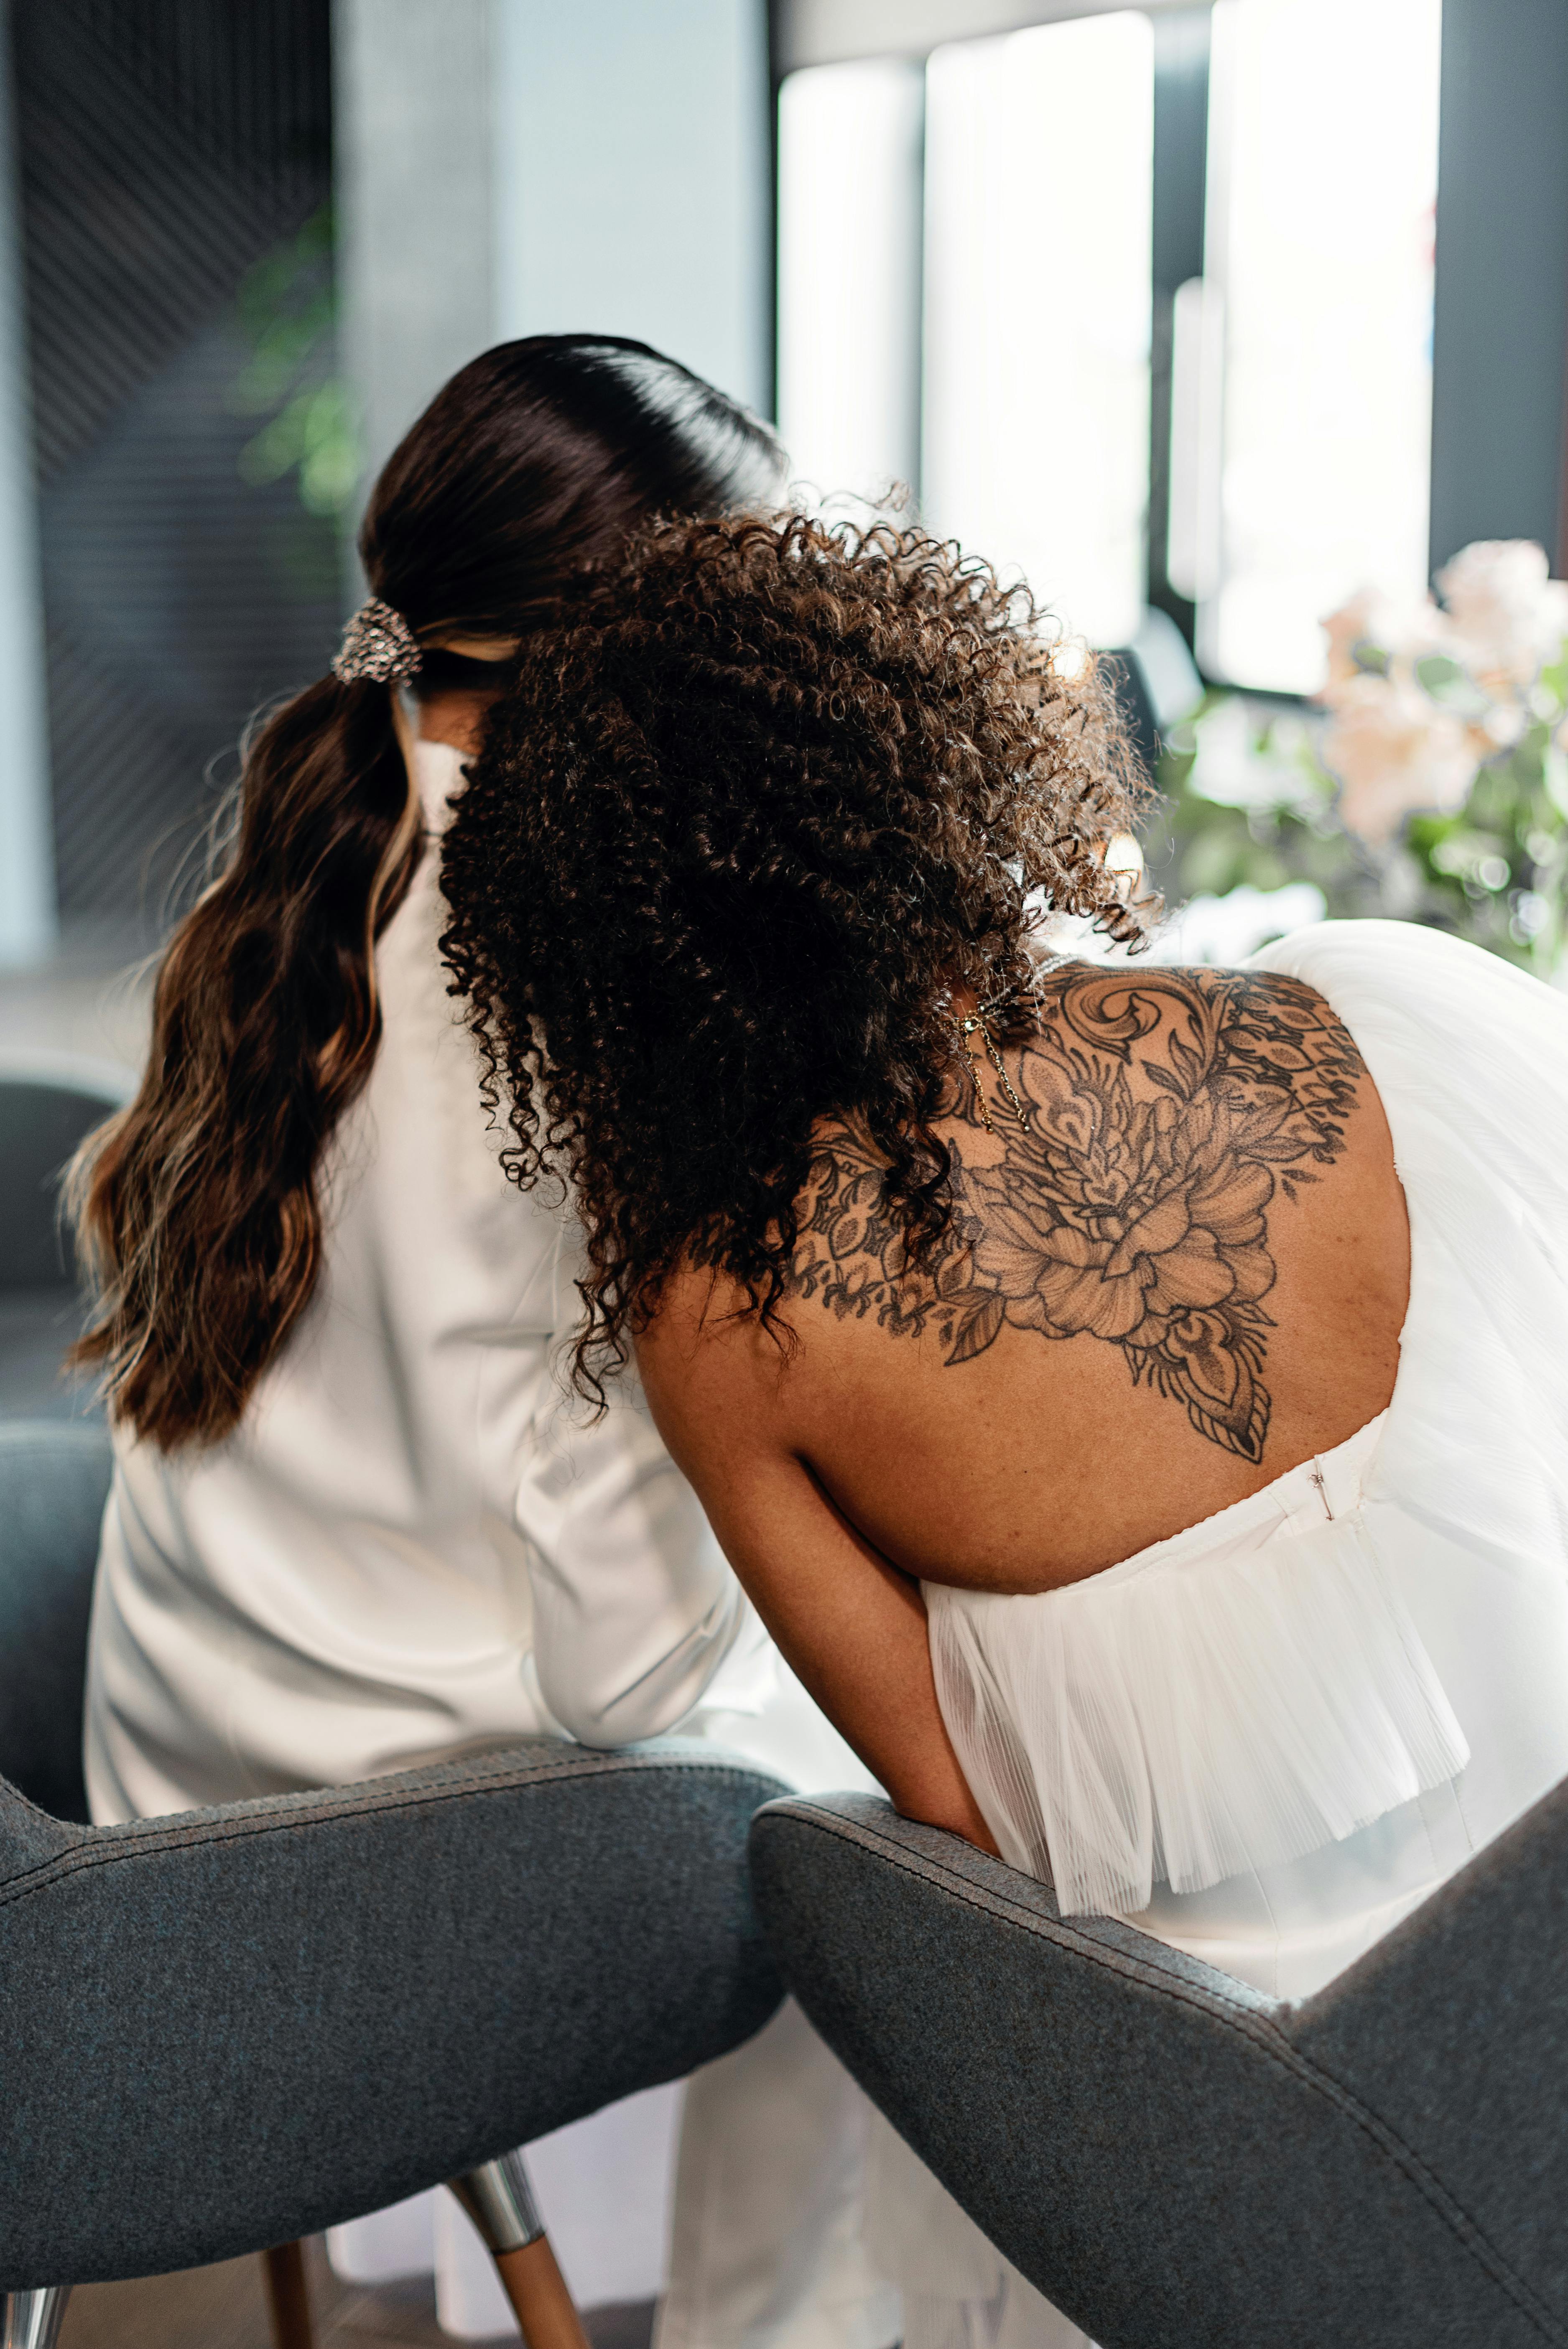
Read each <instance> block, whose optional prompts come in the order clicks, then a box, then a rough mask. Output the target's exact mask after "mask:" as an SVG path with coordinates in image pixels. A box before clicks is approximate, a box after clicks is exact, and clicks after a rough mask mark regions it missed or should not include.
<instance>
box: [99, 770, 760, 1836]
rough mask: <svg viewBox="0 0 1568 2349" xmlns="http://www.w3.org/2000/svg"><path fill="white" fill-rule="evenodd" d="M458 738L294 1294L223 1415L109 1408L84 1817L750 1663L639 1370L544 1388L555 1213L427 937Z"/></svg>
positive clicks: (566, 1716) (562, 1305)
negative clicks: (313, 1241)
mask: <svg viewBox="0 0 1568 2349" xmlns="http://www.w3.org/2000/svg"><path fill="white" fill-rule="evenodd" d="M459 768H460V759H459V753H458V752H457V751H456V750H449V749H448V748H447V747H446V746H444V745H442V744H438V743H428V742H427V743H421V744H419V745H418V749H417V750H416V753H415V769H414V771H415V778H416V781H417V783H418V789H419V792H420V795H421V799H422V801H423V802H424V808H425V817H426V825H427V835H428V839H427V854H425V856H424V858H423V859H422V861H421V863H420V864H419V867H418V871H417V873H416V874H415V877H414V881H413V884H412V886H411V887H410V890H409V893H408V895H407V898H406V899H405V901H404V903H403V904H402V905H401V906H400V907H399V908H398V910H397V914H396V915H395V916H394V917H393V919H392V920H391V921H390V922H389V923H388V925H387V928H386V930H385V932H384V933H383V935H382V937H381V940H380V943H379V945H378V947H377V978H378V984H379V988H380V997H381V1007H382V1016H383V1021H384V1029H383V1034H382V1039H381V1044H380V1049H379V1050H378V1051H377V1057H376V1061H375V1065H374V1068H373V1070H372V1072H371V1076H370V1079H369V1081H368V1083H367V1085H366V1089H365V1092H363V1093H362V1094H361V1096H360V1098H359V1099H358V1101H357V1102H356V1103H355V1104H354V1105H353V1107H352V1108H351V1109H350V1110H349V1111H348V1112H347V1113H346V1116H345V1117H344V1119H343V1120H342V1123H341V1124H340V1126H339V1128H338V1130H337V1132H336V1133H335V1135H334V1137H333V1140H332V1143H331V1144H330V1148H329V1153H328V1163H327V1164H326V1166H325V1171H324V1180H323V1195H324V1203H325V1210H326V1215H325V1221H326V1226H327V1228H326V1237H325V1262H324V1266H323V1270H322V1275H321V1278H320V1281H319V1284H318V1287H317V1289H316V1293H315V1297H314V1299H312V1302H311V1305H310V1307H309V1309H308V1310H307V1312H306V1314H305V1316H304V1319H303V1321H302V1322H301V1324H300V1326H299V1328H298V1329H297V1330H296V1331H295V1332H294V1335H293V1336H292V1337H291V1338H290V1340H289V1341H288V1343H287V1344H286V1346H285V1347H284V1350H283V1353H282V1354H281V1356H280V1357H279V1359H278V1361H276V1362H275V1363H274V1365H273V1368H272V1369H271V1370H270V1371H268V1373H267V1375H266V1377H265V1378H264V1379H263V1381H262V1384H261V1386H260V1387H259V1389H258V1390H257V1392H256V1394H255V1395H254V1397H253V1401H252V1402H251V1405H250V1407H249V1409H248V1410H247V1412H246V1413H245V1416H244V1419H243V1421H242V1424H241V1426H240V1428H239V1430H238V1432H237V1433H235V1434H234V1435H233V1436H232V1438H231V1439H229V1440H228V1441H227V1442H225V1443H222V1444H216V1445H213V1446H211V1447H209V1448H207V1449H205V1450H201V1451H196V1452H191V1453H181V1454H176V1455H175V1456H174V1457H172V1458H169V1457H166V1456H165V1455H164V1454H161V1453H160V1452H158V1451H156V1450H155V1449H154V1448H153V1447H151V1446H150V1445H149V1444H142V1443H139V1442H137V1441H135V1440H134V1439H132V1438H130V1437H129V1436H128V1435H126V1434H125V1433H123V1432H121V1433H119V1434H117V1436H116V1442H115V1450H116V1466H115V1475H114V1484H113V1488H112V1491H111V1493H110V1496H109V1502H108V1510H107V1512H106V1515H105V1518H104V1527H103V1537H102V1547H101V1552H100V1557H99V1563H98V1588H97V1596H96V1599H95V1603H94V1609H93V1622H92V1636H91V1649H90V1657H89V1670H88V1725H87V1767H88V1793H89V1796H90V1799H91V1804H92V1810H93V1816H94V1817H95V1819H98V1820H99V1821H106V1820H117V1819H125V1818H131V1817H138V1816H140V1817H147V1816H156V1815H158V1814H160V1813H162V1812H166V1811H176V1810H181V1809H185V1808H187V1807H189V1806H192V1805H196V1804H203V1803H217V1802H228V1801H232V1800H237V1799H239V1798H242V1797H243V1796H247V1795H263V1794H271V1793H274V1792H282V1791H284V1790H286V1789H289V1788H293V1787H298V1786H312V1785H344V1784H347V1783H349V1782H351V1781H353V1780H355V1779H358V1778H363V1777H368V1776H372V1775H376V1774H377V1773H380V1772H385V1771H391V1770H399V1769H406V1768H410V1767H412V1766H414V1765H415V1764H418V1763H419V1762H421V1761H424V1760H428V1759H430V1758H433V1757H435V1756H438V1755H448V1754H454V1753H460V1752H463V1751H465V1750H469V1749H472V1748H474V1747H478V1746H482V1745H485V1744H496V1743H501V1742H505V1741H508V1740H510V1739H512V1738H516V1737H521V1736H528V1735H534V1734H539V1733H546V1734H548V1733H557V1734H559V1733H562V1732H565V1733H570V1734H571V1735H573V1736H574V1737H577V1738H581V1739H583V1741H584V1742H586V1743H587V1744H599V1745H619V1744H626V1743H628V1742H630V1741H632V1740H634V1739H636V1738H640V1737H646V1736H651V1735H653V1734H655V1733H657V1732H660V1731H663V1730H667V1729H669V1728H671V1727H673V1726H674V1725H675V1724H676V1723H677V1722H681V1721H683V1720H684V1719H685V1718H686V1716H687V1715H689V1714H690V1713H691V1712H692V1709H693V1707H695V1706H697V1705H698V1704H699V1703H704V1702H706V1703H707V1704H711V1705H714V1706H717V1707H720V1708H722V1709H724V1710H725V1711H727V1712H738V1713H753V1712H755V1711H756V1710H757V1709H758V1705H759V1703H761V1702H764V1701H765V1700H766V1698H767V1696H768V1694H769V1691H770V1689H771V1685H772V1675H773V1666H772V1651H771V1649H770V1647H769V1643H768V1642H767V1640H766V1639H765V1636H764V1635H763V1634H762V1632H761V1630H760V1627H759V1625H758V1622H757V1619H756V1618H755V1616H754V1615H753V1613H752V1611H751V1609H750V1608H749V1606H748V1603H747V1601H746V1599H744V1598H743V1596H742V1594H741V1591H740V1588H739V1586H738V1583H737V1582H736V1580H735V1578H734V1576H733V1575H732V1574H731V1572H730V1570H729V1568H728V1567H727V1564H726V1563H725V1560H724V1558H723V1556H722V1555H721V1553H720V1551H719V1548H718V1546H717V1542H716V1541H715V1540H714V1537H713V1536H712V1534H711V1533H710V1531H709V1530H708V1526H707V1519H706V1518H705V1517H704V1516H703V1514H702V1511H701V1508H700V1507H699V1506H698V1504H697V1501H696V1496H695V1495H694V1494H693V1493H692V1491H691V1488H690V1486H689V1485H687V1484H686V1480H685V1478H684V1477H683V1476H682V1475H680V1473H679V1471H678V1470H677V1469H676V1467H675V1466H674V1464H672V1462H671V1461H670V1459H669V1456H668V1454H666V1452H665V1448H664V1445H663V1444H662V1443H661V1442H660V1440H659V1437H658V1435H657V1433H655V1429H654V1426H653V1423H652V1421H651V1420H650V1418H649V1416H648V1414H647V1411H646V1407H645V1404H644V1403H643V1401H642V1398H641V1395H640V1393H639V1392H638V1391H637V1388H636V1385H635V1381H634V1380H633V1379H631V1378H629V1377H628V1378H626V1379H623V1380H621V1381H617V1382H616V1383H615V1385H614V1387H613V1389H612V1399H611V1402H610V1407H609V1411H608V1413H607V1415H606V1416H605V1418H604V1419H603V1420H602V1421H601V1422H600V1423H598V1424H597V1425H594V1426H589V1425H586V1424H584V1423H583V1420H584V1414H583V1413H580V1412H578V1413H573V1411H572V1410H571V1409H570V1408H569V1406H568V1405H567V1404H566V1402H565V1400H564V1396H563V1390H562V1381H561V1378H560V1376H559V1369H560V1364H559V1356H560V1351H561V1341H562V1336H563V1334H564V1332H565V1331H566V1330H568V1329H570V1327H571V1326H572V1324H573V1320H574V1319H575V1316H576V1310H577V1297H576V1294H575V1291H574V1288H573V1275H574V1273H575V1271H576V1269H577V1264H578V1256H577V1249H578V1246H579V1240H578V1230H577V1226H576V1223H575V1220H574V1218H573V1216H571V1214H570V1213H569V1212H568V1211H567V1210H565V1209H564V1208H558V1207H556V1206H552V1204H551V1203H550V1202H549V1201H548V1200H546V1199H545V1198H543V1197H542V1195H539V1194H530V1195H526V1196H525V1195H522V1194H521V1193H519V1192H518V1190H517V1189H516V1188H515V1187H514V1186H513V1185H511V1184H510V1183H509V1182H508V1181H507V1180H506V1177H505V1175H504V1174H503V1173H502V1170H501V1167H500V1163H499V1151H500V1137H499V1136H498V1135H496V1134H495V1133H492V1132H491V1131H490V1126H489V1122H488V1119H487V1117H486V1114H485V1112H484V1110H483V1108H482V1106H481V1103H480V1094H479V1079H478V1067H477V1062H476V1060H475V1056H474V1051H473V1048H472V1045H471V1042H470V1040H469V1036H468V1034H467V1032H466V1030H464V1029H463V1027H462V1026H461V1024H460V1022H459V1014H458V1009H457V1006H456V1004H455V1003H454V1001H453V1000H452V999H451V998H450V997H449V995H448V993H447V974H446V972H445V970H444V969H443V968H442V965H441V961H440V957H439V952H438V938H439V936H440V932H441V928H442V926H443V903H442V899H441V896H440V893H439V887H438V857H437V855H436V854H435V853H434V844H435V840H436V837H437V835H438V833H439V832H440V830H441V828H442V826H443V825H444V823H445V822H446V820H447V802H448V800H449V795H450V794H451V793H452V792H454V791H455V790H456V789H457V788H458V787H459V781H460V774H459Z"/></svg>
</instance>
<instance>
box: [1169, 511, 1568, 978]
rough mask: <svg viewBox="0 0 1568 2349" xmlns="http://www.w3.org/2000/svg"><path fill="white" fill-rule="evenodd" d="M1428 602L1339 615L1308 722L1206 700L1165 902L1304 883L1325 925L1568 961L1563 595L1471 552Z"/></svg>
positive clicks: (1509, 551)
mask: <svg viewBox="0 0 1568 2349" xmlns="http://www.w3.org/2000/svg"><path fill="white" fill-rule="evenodd" d="M1438 588H1439V594H1440V595H1441V598H1442V601H1441V603H1439V602H1437V601H1435V600H1433V599H1432V598H1431V597H1428V598H1426V599H1425V600H1424V601H1422V602H1420V603H1412V604H1410V605H1404V606H1401V605H1397V604H1395V603H1393V602H1391V601H1390V600H1389V599H1388V598H1387V597H1384V596H1379V595H1372V594H1367V595H1357V596H1356V597H1354V598H1353V599H1352V600H1351V601H1350V602H1349V603H1348V604H1346V605H1344V606H1342V608H1341V609H1340V610H1338V611H1337V612H1335V613H1333V614H1332V615H1331V616H1330V617H1329V618H1328V619H1327V620H1326V622H1325V624H1324V625H1325V628H1326V634H1327V638H1328V664H1327V666H1328V675H1327V680H1326V684H1325V686H1324V688H1323V689H1322V693H1321V696H1320V709H1318V710H1316V711H1302V710H1296V709H1291V710H1281V709H1279V708H1278V707H1277V705H1276V706H1275V707H1274V708H1272V709H1271V708H1269V707H1268V706H1267V705H1263V704H1259V703H1257V702H1250V703H1249V702H1247V701H1245V700H1243V699H1241V698H1238V697H1235V696H1233V695H1228V694H1227V695H1213V694H1211V695H1209V696H1207V697H1205V699H1204V702H1203V703H1202V705H1201V707H1200V709H1198V711H1197V712H1196V713H1195V714H1194V717H1193V719H1192V720H1191V721H1190V723H1189V725H1188V726H1187V727H1186V728H1185V729H1179V730H1177V732H1176V734H1175V735H1174V736H1173V737H1172V738H1171V743H1170V744H1169V746H1168V749H1167V751H1166V753H1165V757H1164V759H1163V761H1162V774H1161V781H1162V782H1163V784H1164V786H1165V788H1166V790H1167V792H1169V793H1170V794H1171V832H1172V839H1173V846H1174V857H1173V863H1174V865H1175V868H1176V869H1175V871H1174V873H1171V874H1162V875H1161V879H1162V881H1163V883H1164V885H1165V887H1166V889H1167V893H1168V895H1171V897H1172V899H1175V898H1177V897H1179V896H1181V895H1191V893H1192V892H1194V891H1207V892H1212V893H1214V894H1215V895H1224V894H1225V893H1226V892H1228V891H1229V890H1232V889H1234V888H1236V887H1238V886H1243V885H1250V886H1251V887H1253V889H1259V890H1264V891H1268V890H1274V889H1277V888H1279V887H1281V886H1283V885H1285V884H1287V883H1293V882H1294V883H1300V882H1303V881H1308V882H1311V883H1313V884H1314V885H1315V886H1316V887H1317V889H1318V890H1319V891H1320V892H1321V893H1322V895H1323V899H1324V904H1325V909H1326V911H1327V912H1329V913H1332V914H1367V913H1385V914H1393V915H1396V916H1403V917H1405V918H1408V919H1413V920H1418V921H1425V922H1430V923H1433V924H1435V925H1437V926H1440V927H1442V928H1445V929H1452V930H1456V931H1458V932H1459V933H1460V935H1462V936H1467V937H1470V938H1473V939H1475V940H1476V942H1477V943H1478V944H1480V945H1482V946H1486V947H1491V948H1492V950H1493V951H1495V952H1497V953H1500V954H1503V955H1506V956H1508V957H1509V958H1510V959H1511V960H1513V961H1516V962H1521V963H1523V964H1524V965H1526V966H1527V967H1528V968H1533V969H1535V970H1537V971H1539V972H1540V973H1541V974H1542V976H1543V977H1548V978H1550V977H1553V976H1555V975H1556V974H1557V973H1558V971H1559V969H1560V968H1565V967H1568V935H1565V923H1564V903H1563V901H1564V894H1565V883H1568V582H1564V581H1562V580H1556V579H1552V578H1550V577H1549V576H1548V566H1547V561H1546V557H1545V554H1543V553H1542V549H1541V548H1540V547H1539V546H1534V545H1532V544H1530V543H1528V542H1526V541H1522V540H1502V541H1494V542H1483V543H1479V544H1476V545H1473V546H1467V547H1466V548H1465V549H1464V551H1463V552H1462V553H1461V554H1458V555H1456V556H1455V558H1454V560H1453V561H1452V562H1451V563H1450V564H1449V565H1448V566H1447V568H1446V569H1445V570H1443V571H1442V572H1440V573H1439V575H1438ZM1565 975H1568V968H1565Z"/></svg>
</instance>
